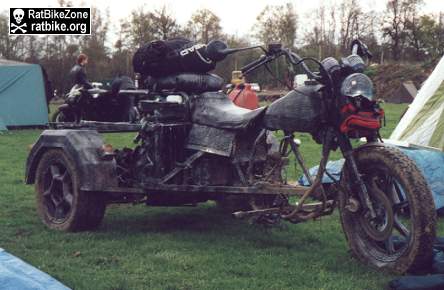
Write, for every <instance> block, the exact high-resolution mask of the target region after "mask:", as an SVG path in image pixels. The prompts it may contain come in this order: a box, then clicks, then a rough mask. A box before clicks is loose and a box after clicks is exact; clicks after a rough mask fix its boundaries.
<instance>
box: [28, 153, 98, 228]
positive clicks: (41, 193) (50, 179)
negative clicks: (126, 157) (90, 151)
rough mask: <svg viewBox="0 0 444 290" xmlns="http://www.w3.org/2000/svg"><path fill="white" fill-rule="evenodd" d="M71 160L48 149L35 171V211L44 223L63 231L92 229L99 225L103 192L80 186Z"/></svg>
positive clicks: (63, 154)
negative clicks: (85, 189)
mask: <svg viewBox="0 0 444 290" xmlns="http://www.w3.org/2000/svg"><path fill="white" fill-rule="evenodd" d="M79 185H80V184H79V176H78V173H77V171H76V169H75V167H74V163H73V162H72V160H70V158H68V156H67V155H66V154H65V153H64V152H63V151H62V150H60V149H49V150H48V151H46V152H45V153H44V154H43V156H42V158H41V159H40V162H39V165H38V167H37V171H36V184H35V187H36V193H37V210H38V213H39V215H40V218H41V220H42V221H43V223H44V224H45V225H46V226H48V227H49V228H51V229H56V230H62V231H81V230H91V229H94V228H96V227H97V226H99V224H100V222H101V221H102V219H103V216H104V214H105V208H106V200H105V198H104V196H103V194H102V193H92V192H84V191H82V190H80V188H79Z"/></svg>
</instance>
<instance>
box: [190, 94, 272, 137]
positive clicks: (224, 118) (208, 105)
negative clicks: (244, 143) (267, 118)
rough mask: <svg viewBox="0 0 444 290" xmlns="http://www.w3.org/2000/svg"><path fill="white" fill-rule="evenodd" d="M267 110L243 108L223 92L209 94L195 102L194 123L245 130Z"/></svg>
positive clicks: (197, 98) (199, 97)
mask: <svg viewBox="0 0 444 290" xmlns="http://www.w3.org/2000/svg"><path fill="white" fill-rule="evenodd" d="M265 109H266V107H262V108H259V109H256V110H249V109H245V108H241V107H238V106H236V105H235V104H234V103H233V102H232V101H231V100H230V99H229V98H228V96H227V95H226V94H224V93H222V92H207V93H203V94H202V95H200V96H198V97H196V99H195V100H194V110H193V114H192V121H193V123H197V124H200V125H206V126H210V127H215V128H221V129H232V130H243V129H246V128H247V127H249V126H250V125H251V124H252V123H253V122H254V121H255V120H258V119H259V118H260V117H261V116H263V113H264V112H265Z"/></svg>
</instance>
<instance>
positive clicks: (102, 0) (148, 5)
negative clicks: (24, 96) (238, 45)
mask: <svg viewBox="0 0 444 290" xmlns="http://www.w3.org/2000/svg"><path fill="white" fill-rule="evenodd" d="M73 2H74V3H75V4H77V3H84V4H82V5H80V4H79V5H78V6H79V7H80V6H82V7H89V6H91V5H93V6H97V7H100V8H101V9H105V8H108V9H109V13H110V17H111V24H112V25H113V26H114V27H113V29H112V31H113V33H115V31H116V30H117V27H118V25H119V20H120V19H122V18H124V17H126V16H128V15H129V14H130V12H131V11H132V10H134V9H138V8H140V7H144V8H145V9H146V10H152V9H155V8H159V7H161V6H163V5H166V6H167V7H168V8H169V9H170V10H171V11H172V12H173V14H174V15H175V16H176V18H177V19H178V22H179V24H185V23H186V22H187V21H188V19H189V18H190V16H191V14H192V13H193V12H194V11H195V10H197V9H199V8H208V9H210V10H211V11H213V12H214V13H215V14H216V15H218V16H219V17H220V19H221V25H222V28H223V30H224V31H225V32H227V33H230V34H237V35H238V36H243V35H249V34H250V31H251V28H252V26H253V25H254V22H255V20H256V16H257V15H258V14H259V12H261V11H262V9H264V7H265V6H266V5H267V4H269V5H275V4H284V3H288V2H291V3H293V5H294V7H295V9H296V11H297V12H298V14H299V26H300V28H303V26H305V25H308V26H309V25H310V24H309V23H304V19H303V18H304V15H306V14H307V13H309V12H310V11H311V10H312V9H314V8H316V7H317V6H318V5H319V4H320V3H326V4H328V3H330V2H335V1H334V0H333V1H328V0H217V1H216V0H95V1H91V0H73ZM386 2H387V1H386V0H373V1H372V0H361V3H362V7H363V8H364V10H369V9H372V8H373V9H375V10H377V11H381V10H383V9H384V7H385V3H386ZM424 2H425V5H424V7H423V11H424V12H426V13H437V12H439V11H443V12H444V0H425V1H424ZM11 5H12V6H11ZM57 6H58V5H57V1H56V0H14V1H11V0H9V1H5V0H2V1H1V2H0V11H3V10H6V9H9V8H10V7H14V8H24V7H57ZM110 37H111V38H114V37H115V36H113V35H110Z"/></svg>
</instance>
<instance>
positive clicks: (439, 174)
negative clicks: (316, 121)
mask: <svg viewBox="0 0 444 290" xmlns="http://www.w3.org/2000/svg"><path fill="white" fill-rule="evenodd" d="M399 149H401V151H402V152H404V153H405V154H406V155H407V156H409V157H410V158H411V159H412V160H413V161H415V163H416V165H417V166H418V167H419V169H420V170H421V172H422V173H423V174H424V177H425V179H426V181H427V183H428V185H429V187H430V189H431V190H432V194H433V199H434V201H435V206H436V209H441V208H444V153H443V152H441V151H438V150H430V149H425V148H419V147H418V148H415V147H409V148H407V147H399ZM343 165H344V159H340V160H336V161H329V162H328V163H327V171H328V173H330V174H331V175H332V176H333V177H334V178H335V179H336V180H339V179H340V178H341V171H342V166H343ZM309 171H310V175H312V176H313V177H314V176H316V173H317V172H318V166H315V167H313V168H311V169H310V170H309ZM332 182H333V180H331V178H329V177H328V176H327V175H326V174H324V176H323V177H322V183H332ZM299 183H300V184H302V185H305V186H308V185H309V183H308V181H307V178H305V176H302V177H301V178H300V179H299Z"/></svg>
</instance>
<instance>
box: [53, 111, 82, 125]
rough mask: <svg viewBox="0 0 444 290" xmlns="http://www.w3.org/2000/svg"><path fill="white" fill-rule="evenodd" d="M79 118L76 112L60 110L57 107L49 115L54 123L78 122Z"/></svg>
mask: <svg viewBox="0 0 444 290" xmlns="http://www.w3.org/2000/svg"><path fill="white" fill-rule="evenodd" d="M79 119H80V118H79V117H78V116H77V114H75V113H73V112H68V111H60V110H59V109H57V111H55V113H54V114H53V115H52V117H51V121H52V122H54V123H64V122H72V123H78V122H79Z"/></svg>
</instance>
